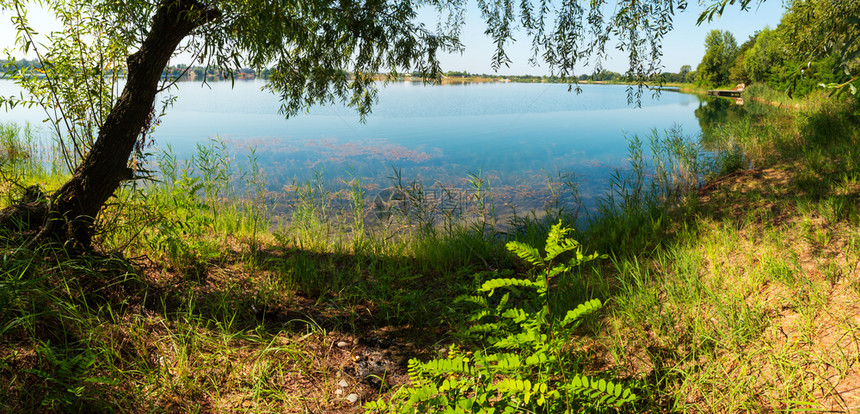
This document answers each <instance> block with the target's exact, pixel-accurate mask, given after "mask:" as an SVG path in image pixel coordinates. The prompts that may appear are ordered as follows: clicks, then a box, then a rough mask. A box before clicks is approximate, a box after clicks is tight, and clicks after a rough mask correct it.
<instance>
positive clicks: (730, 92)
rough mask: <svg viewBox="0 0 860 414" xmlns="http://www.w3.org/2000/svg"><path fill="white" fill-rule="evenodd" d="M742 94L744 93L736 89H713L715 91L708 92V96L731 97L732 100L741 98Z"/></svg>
mask: <svg viewBox="0 0 860 414" xmlns="http://www.w3.org/2000/svg"><path fill="white" fill-rule="evenodd" d="M741 93H743V91H736V90H734V89H713V90H710V91H708V94H710V95H714V96H726V97H730V98H740V97H741Z"/></svg>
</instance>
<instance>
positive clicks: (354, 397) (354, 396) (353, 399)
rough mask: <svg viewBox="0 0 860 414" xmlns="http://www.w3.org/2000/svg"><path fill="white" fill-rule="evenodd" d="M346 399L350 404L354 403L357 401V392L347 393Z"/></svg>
mask: <svg viewBox="0 0 860 414" xmlns="http://www.w3.org/2000/svg"><path fill="white" fill-rule="evenodd" d="M346 400H347V401H349V403H350V404H355V402H356V401H358V394H349V395H347V396H346Z"/></svg>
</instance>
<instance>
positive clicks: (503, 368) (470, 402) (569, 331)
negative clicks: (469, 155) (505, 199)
mask: <svg viewBox="0 0 860 414" xmlns="http://www.w3.org/2000/svg"><path fill="white" fill-rule="evenodd" d="M571 232H572V230H571V229H569V228H563V227H562V225H561V223H559V224H556V225H554V226H553V227H552V229H551V230H550V234H549V237H548V238H547V241H546V246H545V248H544V250H545V253H544V255H543V256H542V255H541V253H540V252H539V251H538V249H537V248H535V247H532V246H529V245H527V244H524V243H520V242H510V243H508V245H507V248H508V250H510V251H512V252H514V253H515V254H516V255H517V256H519V257H520V258H521V259H523V260H524V261H526V262H528V263H529V264H531V265H532V266H533V267H534V268H535V269H537V270H538V271H539V273H538V274H537V276H536V277H534V278H513V277H510V276H511V274H509V273H508V274H503V275H501V276H502V277H497V278H493V279H490V280H488V281H486V282H484V283H483V285H482V286H481V287H480V288H478V294H477V295H473V296H462V297H460V298H458V299H457V301H458V302H462V303H465V304H468V305H469V306H470V307H471V312H470V313H469V317H468V319H469V320H470V322H471V323H472V324H471V326H470V327H469V328H468V329H467V331H466V334H467V337H469V338H470V339H472V340H474V341H476V342H477V343H478V344H479V347H478V349H476V350H474V351H468V352H467V351H463V350H462V349H460V347H458V346H456V345H454V346H451V347H450V350H449V352H448V355H447V358H440V359H434V360H431V361H428V362H421V361H419V360H417V359H412V360H410V361H409V377H410V380H411V384H410V385H408V386H405V387H403V388H401V389H399V390H398V391H397V392H396V393H395V394H394V395H393V396H392V397H391V399H390V400H389V401H388V402H385V401H384V400H382V399H380V400H377V401H372V402H369V403H367V404H366V405H365V408H366V409H367V410H370V411H377V412H398V413H400V412H446V413H449V412H450V413H466V412H483V413H508V412H521V411H524V412H547V413H557V412H570V411H581V410H587V409H600V408H613V407H614V408H618V407H621V406H622V405H624V404H627V403H630V402H632V401H634V400H635V399H636V395H635V394H633V393H632V392H631V390H630V389H629V388H627V387H625V386H623V385H621V384H618V383H615V382H613V381H610V380H607V379H603V378H594V377H590V376H586V375H583V374H582V373H580V372H575V370H574V369H572V368H571V367H572V366H574V365H575V364H574V363H573V362H574V361H573V360H572V358H571V357H573V356H575V355H573V354H572V353H571V352H570V350H569V349H568V348H569V346H568V341H569V338H570V337H571V336H572V335H573V329H574V328H575V327H576V322H577V321H578V320H579V319H580V318H582V317H583V316H584V315H587V314H589V313H592V312H594V311H596V310H597V309H599V308H600V307H601V302H600V300H599V299H592V300H590V301H588V302H585V303H582V304H580V305H578V306H577V307H575V308H574V309H571V310H568V311H567V312H566V314H565V315H564V317H557V316H556V315H554V314H553V313H551V312H550V300H549V297H550V296H549V291H550V289H551V288H552V286H553V283H552V280H553V278H555V277H557V276H559V275H561V274H565V273H567V272H569V271H570V270H571V269H573V268H574V267H575V266H578V265H580V264H582V263H584V262H587V261H590V260H593V259H595V258H597V257H598V255H597V254H592V255H583V254H582V247H581V245H580V244H579V243H578V242H577V241H575V240H573V239H570V238H569V234H570V233H571ZM567 253H570V254H572V256H573V257H572V258H571V259H570V260H568V261H562V256H563V255H566V254H567ZM498 294H501V295H502V296H501V298H500V299H498V300H496V298H495V297H494V295H498Z"/></svg>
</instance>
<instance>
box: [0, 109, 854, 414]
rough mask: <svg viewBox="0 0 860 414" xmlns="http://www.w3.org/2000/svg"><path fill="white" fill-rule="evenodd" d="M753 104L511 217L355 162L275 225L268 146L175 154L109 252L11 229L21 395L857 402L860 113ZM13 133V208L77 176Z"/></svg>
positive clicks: (5, 364)
mask: <svg viewBox="0 0 860 414" xmlns="http://www.w3.org/2000/svg"><path fill="white" fill-rule="evenodd" d="M790 107H791V108H794V104H792V105H790ZM752 108H753V107H749V108H748V110H749V111H750V112H748V116H745V117H732V116H731V115H730V116H729V118H728V119H727V120H725V122H723V123H721V124H719V126H715V127H711V128H709V129H707V130H706V131H705V135H704V136H703V137H702V139H701V141H699V140H696V139H691V138H690V137H685V136H684V134H683V133H682V132H681V131H678V130H671V131H665V132H659V131H655V133H654V134H653V135H652V136H649V137H631V138H630V140H629V142H630V149H629V153H630V159H631V163H630V166H629V168H627V169H623V170H619V171H617V172H616V174H615V176H614V178H613V180H612V182H611V185H610V187H609V188H608V189H607V192H606V195H605V196H604V197H603V198H602V199H601V201H600V203H599V204H598V207H597V208H596V209H595V211H592V214H590V215H588V216H581V215H579V214H578V212H579V210H578V209H577V208H576V206H571V205H558V204H556V205H555V206H554V208H552V209H549V210H547V211H546V212H545V214H539V215H538V214H534V215H533V214H529V215H514V216H513V217H510V218H500V217H499V216H498V214H497V213H496V212H495V209H494V204H493V201H492V200H493V191H494V190H493V189H492V188H490V187H488V186H487V185H486V182H485V177H482V176H481V175H480V174H475V175H474V176H473V177H471V180H472V182H473V183H474V185H475V186H476V190H477V191H475V192H473V193H472V197H473V199H472V200H471V202H470V203H469V204H468V205H467V210H468V211H467V214H458V215H454V214H447V215H446V214H444V212H445V211H446V210H444V209H440V206H436V205H433V204H432V202H431V201H430V200H427V198H422V188H421V187H420V186H417V185H411V186H410V185H401V186H400V187H395V190H396V191H393V192H392V195H391V197H389V198H388V199H386V200H383V201H382V202H381V204H377V203H376V202H375V201H374V200H371V199H369V197H368V192H367V190H366V189H364V188H363V187H362V183H361V179H360V177H355V176H353V177H346V178H345V179H344V183H345V184H346V185H345V188H346V189H347V190H344V191H340V190H338V191H334V190H332V189H329V188H326V186H325V184H323V181H322V180H316V181H313V180H312V181H310V182H307V183H295V185H293V186H292V188H293V189H294V192H293V194H292V195H291V197H290V199H289V200H290V204H291V205H290V208H289V209H288V210H284V211H281V212H280V213H281V214H276V210H277V206H276V205H273V204H272V202H271V199H270V198H269V195H268V194H267V193H266V190H265V179H266V178H265V174H264V173H263V171H261V169H260V168H259V166H257V165H256V161H255V154H254V153H253V152H251V153H249V154H248V155H247V159H246V160H244V161H243V162H242V163H237V164H236V165H233V163H234V162H235V161H234V160H233V158H232V157H230V156H228V154H227V153H226V152H225V149H224V148H223V147H221V146H219V145H220V144H219V143H218V141H212V142H210V143H207V144H201V145H200V146H198V148H197V151H196V153H195V154H194V156H192V157H189V158H188V159H186V160H177V159H176V156H175V155H173V154H172V152H171V151H170V150H169V148H168V149H165V150H164V151H161V152H159V153H157V154H154V155H152V156H151V158H152V160H153V161H156V162H157V168H158V170H159V171H160V174H159V175H158V176H156V178H157V179H156V180H150V181H136V182H133V183H131V184H129V185H127V186H125V187H124V188H123V190H122V192H121V193H120V194H119V196H118V197H117V198H116V199H114V200H113V201H112V202H111V205H110V207H109V208H108V209H107V210H106V211H105V213H104V214H103V215H102V216H101V217H100V220H99V222H98V226H97V232H96V245H98V246H100V248H99V250H97V251H93V252H90V253H87V254H84V255H80V254H73V252H67V251H65V250H64V249H63V248H62V247H58V246H53V247H52V246H41V245H36V246H30V245H28V244H27V243H26V238H25V236H26V234H22V233H9V234H7V235H4V236H3V237H2V238H0V240H2V243H3V246H2V249H3V256H2V260H3V265H2V267H0V285H2V288H0V341H2V343H3V344H4V345H3V346H2V347H0V378H2V381H3V382H4V383H7V384H9V386H8V387H6V388H4V389H3V390H0V401H2V403H0V404H2V406H0V407H2V408H0V409H2V411H8V412H30V411H33V410H37V411H80V410H100V411H171V412H188V411H248V412H271V411H277V412H306V411H313V412H319V411H354V410H357V409H358V407H361V406H364V407H365V408H366V409H368V410H376V411H389V410H390V411H401V410H405V411H409V410H413V409H415V408H416V407H417V408H419V411H421V410H424V411H428V410H429V411H432V410H435V409H443V408H444V407H449V408H452V409H453V408H456V407H459V408H461V409H463V410H466V412H468V410H470V409H471V410H476V409H477V407H482V409H491V408H497V409H498V410H501V409H502V408H503V407H511V408H525V407H530V408H529V410H532V411H536V412H558V411H559V410H563V409H565V408H570V409H575V410H586V411H588V410H592V411H606V410H609V411H613V410H616V411H620V412H675V411H688V412H742V411H745V412H750V411H752V412H763V411H764V412H767V411H785V410H835V411H840V410H841V411H848V410H851V409H852V407H856V406H857V404H858V396H857V395H856V391H853V390H854V388H855V386H854V385H853V384H856V383H857V381H858V380H860V378H858V377H857V372H860V370H858V364H860V321H858V320H857V315H858V309H857V306H856V303H857V302H858V298H860V270H858V267H857V263H858V262H860V234H858V231H857V228H858V227H857V226H858V223H860V184H858V183H860V158H858V157H860V154H858V152H857V151H856V147H857V143H858V139H860V132H858V131H860V125H858V124H860V120H858V108H857V106H856V104H854V103H851V102H837V101H834V100H831V99H829V98H826V97H819V98H816V99H806V100H805V101H803V105H802V108H803V109H801V110H793V109H792V110H789V111H786V110H783V109H779V108H777V107H775V106H774V107H771V106H762V107H757V108H758V109H755V110H753V109H752ZM0 133H2V135H0V142H2V144H0V145H2V151H0V154H2V156H0V161H2V164H0V170H2V173H3V184H2V191H3V195H2V198H0V200H2V203H4V205H6V204H9V203H12V202H15V201H16V200H19V199H21V198H23V197H25V196H27V194H31V195H33V194H35V195H36V196H38V194H40V192H34V191H31V190H28V189H32V188H33V187H31V186H32V185H34V184H39V185H41V186H42V191H44V190H45V189H50V188H52V187H55V186H57V185H59V183H60V182H62V180H63V177H62V176H61V174H60V171H62V168H61V164H60V163H61V162H62V161H61V159H57V158H55V157H54V156H52V155H51V154H52V153H53V152H52V150H51V149H50V148H51V146H50V145H46V144H45V143H42V142H40V141H39V140H38V139H36V138H35V137H36V134H34V133H33V132H32V131H31V130H30V129H28V128H26V127H23V128H22V127H17V126H14V125H10V124H6V125H3V127H2V128H0ZM239 164H241V165H239ZM150 168H151V167H150ZM571 188H575V186H572V187H571ZM285 212H288V214H284V213H285ZM276 216H280V217H281V218H280V219H276V218H275V217H276ZM560 223H561V224H560ZM574 227H575V228H576V229H577V230H576V231H575V232H574V231H571V230H565V228H568V229H569V228H574ZM573 240H578V241H579V243H581V244H578V243H576V242H573ZM506 246H507V247H506ZM580 249H581V250H580ZM567 250H572V253H571V252H567V253H565V251H567ZM119 252H123V253H122V254H120V253H119ZM595 253H601V254H605V256H602V257H596V256H595ZM571 254H572V256H570V255H571ZM553 258H557V259H555V260H554V259H553ZM522 259H525V261H526V262H528V263H529V264H530V266H533V267H534V269H529V268H528V267H527V266H525V265H524V263H523V261H522ZM571 259H572V260H573V262H570V260H571ZM584 259H591V260H590V261H586V260H584ZM576 264H578V266H574V265H576ZM476 292H478V295H476V294H475V293H476ZM485 294H486V296H485ZM455 298H460V299H455ZM541 355H542V356H543V357H541ZM576 384H578V385H576ZM633 396H635V400H634V399H633ZM625 401H626V402H625ZM612 402H615V403H617V405H614V404H612ZM616 406H617V407H618V408H613V407H616ZM420 407H424V408H420ZM430 407H436V408H433V409H431V408H430ZM410 412H411V411H410Z"/></svg>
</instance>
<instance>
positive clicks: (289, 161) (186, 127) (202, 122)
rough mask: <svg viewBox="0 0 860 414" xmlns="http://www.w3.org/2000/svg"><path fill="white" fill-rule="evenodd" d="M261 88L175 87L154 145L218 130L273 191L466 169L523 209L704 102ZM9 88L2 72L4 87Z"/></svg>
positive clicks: (497, 86)
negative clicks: (302, 98) (288, 109)
mask: <svg viewBox="0 0 860 414" xmlns="http://www.w3.org/2000/svg"><path fill="white" fill-rule="evenodd" d="M263 85H264V83H263V82H262V81H244V82H236V83H235V85H233V87H232V88H231V84H230V83H229V82H214V83H210V84H208V85H206V86H201V85H200V84H199V83H194V82H187V83H181V84H180V85H179V89H178V90H177V91H175V92H174V94H175V95H177V96H178V100H177V101H176V103H175V104H174V106H173V107H172V108H170V109H168V112H167V115H166V116H165V117H164V118H163V119H162V120H161V124H160V125H159V126H158V127H157V129H156V131H155V133H154V139H155V144H156V146H157V147H159V148H162V149H163V148H166V146H167V145H168V144H170V146H171V147H172V149H173V152H174V153H175V154H177V156H178V158H179V159H182V158H183V157H184V156H187V155H189V154H192V153H194V151H195V148H196V146H197V145H198V144H201V143H203V144H205V143H207V141H208V140H211V139H213V138H217V139H219V140H221V141H223V142H224V143H225V144H226V146H227V149H228V151H229V152H230V154H231V156H232V157H233V159H234V162H235V163H234V165H235V166H239V165H242V164H246V163H247V159H248V158H247V155H246V154H248V153H249V149H250V148H252V147H253V148H255V149H256V155H257V157H258V163H259V165H260V166H261V167H262V171H263V172H264V173H265V176H266V181H267V188H268V190H270V191H271V192H273V193H278V192H286V191H288V189H289V188H290V186H291V185H292V184H293V183H302V182H307V181H308V180H311V179H314V177H316V176H321V177H322V180H323V181H324V183H325V184H326V185H327V186H329V187H330V188H332V189H333V190H336V189H338V188H343V187H344V186H345V184H344V181H345V180H348V178H349V175H348V174H349V172H350V171H351V174H353V176H356V177H360V178H361V180H362V185H363V186H364V187H365V188H366V189H368V191H369V193H370V195H371V196H373V192H374V191H377V192H378V191H379V190H382V189H385V188H387V187H390V186H392V185H393V181H392V180H393V177H394V176H396V175H397V174H399V175H400V177H401V180H402V183H403V184H408V183H410V182H413V181H415V182H419V183H421V184H422V185H423V186H424V188H426V189H428V192H430V193H432V192H434V191H436V192H438V191H441V189H443V188H444V189H457V190H462V191H465V192H468V191H470V190H472V189H473V185H472V184H470V183H469V178H470V176H474V175H480V176H481V177H484V178H486V180H487V181H486V182H487V184H488V185H489V186H490V188H492V192H493V195H494V197H495V202H496V204H497V205H498V206H501V205H505V204H507V205H511V206H515V207H516V208H517V210H518V211H527V210H529V209H539V208H541V207H542V206H543V204H544V203H545V202H546V201H547V200H548V199H549V198H550V196H551V194H550V191H549V189H548V188H549V186H548V183H549V182H551V181H555V182H556V183H558V181H559V177H560V176H561V177H570V176H573V175H575V176H576V183H577V185H578V186H579V191H580V194H581V196H582V198H583V199H584V200H585V202H586V204H590V203H591V202H593V200H594V199H595V198H596V197H599V196H600V195H602V194H603V193H604V192H605V190H606V184H607V182H608V180H609V176H610V175H611V174H612V172H613V171H614V170H615V169H616V168H623V167H625V166H626V162H625V160H626V158H627V139H628V138H630V137H632V136H633V135H639V136H641V137H643V138H644V136H645V135H648V134H650V133H651V131H652V129H657V130H659V131H662V130H666V129H670V128H673V127H676V126H677V127H680V128H682V129H683V131H684V134H686V135H689V136H690V137H691V139H698V137H699V136H700V134H701V128H700V119H699V118H697V115H696V113H697V111H696V110H697V109H700V108H702V107H703V106H706V105H707V104H706V103H703V102H702V101H701V100H700V98H699V97H697V96H695V95H688V94H681V93H676V92H663V93H662V95H661V96H660V97H659V98H652V97H651V96H650V95H646V96H645V97H643V99H642V107H641V108H636V107H634V106H633V105H630V104H628V101H627V92H626V87H625V86H614V85H605V86H604V85H583V86H582V93H581V94H576V93H574V92H568V87H567V86H566V85H557V84H517V83H481V84H465V85H444V86H425V85H423V84H419V83H392V84H389V85H387V86H386V87H385V88H383V89H381V91H380V93H379V102H378V103H377V105H375V106H374V107H373V113H372V114H371V115H369V116H368V117H367V119H366V123H361V122H360V121H359V117H358V116H357V115H356V114H355V112H354V111H353V110H351V109H349V108H346V107H343V106H325V107H314V108H311V109H310V110H309V111H308V112H307V113H304V114H301V115H299V116H296V117H294V118H291V119H284V117H283V116H281V115H279V114H278V108H279V102H278V99H277V98H276V97H275V96H273V95H272V94H270V93H268V92H263V91H261V88H262V87H263ZM12 90H13V86H12V85H11V84H10V83H9V82H8V81H0V93H2V94H3V95H8V94H9V92H10V91H12ZM703 99H704V98H703ZM709 109H712V110H716V111H718V112H719V111H720V109H718V108H716V107H714V106H713V105H712V108H709ZM698 112H699V117H701V116H702V115H701V112H702V111H701V110H700V111H698ZM711 112H713V111H711ZM712 117H713V113H712ZM43 118H44V115H43V114H42V113H41V112H39V111H36V110H23V109H16V110H15V111H13V112H10V113H3V112H0V122H3V121H16V122H19V123H20V122H22V121H30V122H36V123H38V122H39V121H40V120H41V119H43ZM717 118H719V116H717ZM395 171H396V172H395ZM562 181H563V180H562ZM556 187H557V188H562V187H563V186H561V185H559V184H556Z"/></svg>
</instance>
